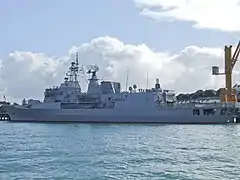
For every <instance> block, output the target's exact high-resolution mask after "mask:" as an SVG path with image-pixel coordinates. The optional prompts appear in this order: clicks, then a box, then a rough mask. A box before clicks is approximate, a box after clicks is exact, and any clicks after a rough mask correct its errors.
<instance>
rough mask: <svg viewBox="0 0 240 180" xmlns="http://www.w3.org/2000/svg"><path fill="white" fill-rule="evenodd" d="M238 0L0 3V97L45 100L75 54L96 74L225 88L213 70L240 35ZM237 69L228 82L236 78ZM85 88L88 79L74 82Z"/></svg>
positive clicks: (182, 88) (178, 86) (185, 87)
mask: <svg viewBox="0 0 240 180" xmlns="http://www.w3.org/2000/svg"><path fill="white" fill-rule="evenodd" d="M239 16H240V2H239V1H238V0H211V1H209V0H208V1H207V0H101V1H99V0H68V1H57V0H51V1H49V0H34V1H33V0H21V1H16V0H8V1H0V47H1V48H0V67H1V68H0V99H2V98H3V95H4V94H6V96H7V99H8V100H11V101H18V102H19V100H21V99H22V98H23V97H25V98H40V99H42V98H43V91H44V89H45V88H47V87H50V86H57V85H59V84H60V83H61V81H62V80H63V78H64V75H65V72H66V71H67V68H68V64H69V63H70V62H71V61H72V60H73V57H74V54H75V52H76V51H78V52H79V57H80V63H82V64H84V65H88V64H97V65H98V66H99V67H100V72H99V76H100V78H104V79H107V80H118V81H120V82H121V83H122V87H123V89H125V79H126V71H127V69H129V84H130V85H131V84H137V86H138V87H141V88H145V87H146V82H147V80H146V75H147V73H149V87H150V86H151V85H153V84H154V82H155V78H159V79H160V82H161V85H162V87H163V88H167V89H175V90H176V91H177V92H193V91H196V90H198V89H206V88H219V87H221V86H224V77H220V76H218V77H216V76H212V75H211V66H212V65H219V66H220V67H222V66H223V49H224V46H225V45H230V44H232V45H234V46H236V45H237V43H238V40H239V37H240V33H239V31H240V20H238V18H237V17H239ZM239 72H240V66H239V65H238V64H237V65H236V67H235V69H234V78H233V79H234V83H239V82H240V76H239ZM80 81H81V85H82V87H83V89H84V90H85V88H86V82H85V81H84V80H83V79H80Z"/></svg>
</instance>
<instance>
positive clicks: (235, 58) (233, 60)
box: [231, 41, 240, 69]
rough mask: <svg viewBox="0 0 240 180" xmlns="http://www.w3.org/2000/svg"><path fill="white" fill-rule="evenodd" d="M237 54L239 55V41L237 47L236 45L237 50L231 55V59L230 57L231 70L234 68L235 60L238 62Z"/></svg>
mask: <svg viewBox="0 0 240 180" xmlns="http://www.w3.org/2000/svg"><path fill="white" fill-rule="evenodd" d="M239 53H240V41H239V42H238V45H237V48H236V50H235V52H234V54H233V57H232V66H231V67H232V69H233V68H234V66H235V64H236V62H237V60H238V57H239Z"/></svg>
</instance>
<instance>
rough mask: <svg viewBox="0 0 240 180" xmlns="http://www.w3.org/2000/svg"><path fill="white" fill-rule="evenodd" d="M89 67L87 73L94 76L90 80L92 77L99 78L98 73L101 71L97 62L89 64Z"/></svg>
mask: <svg viewBox="0 0 240 180" xmlns="http://www.w3.org/2000/svg"><path fill="white" fill-rule="evenodd" d="M87 69H88V71H87V74H92V77H91V78H90V80H91V79H95V80H98V79H97V75H96V73H97V72H98V71H99V67H98V66H97V65H96V64H95V65H88V68H87Z"/></svg>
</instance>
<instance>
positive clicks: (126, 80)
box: [125, 68, 129, 92]
mask: <svg viewBox="0 0 240 180" xmlns="http://www.w3.org/2000/svg"><path fill="white" fill-rule="evenodd" d="M128 73H129V72H128V68H127V76H126V90H125V91H126V92H127V89H128Z"/></svg>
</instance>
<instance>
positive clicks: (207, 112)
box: [203, 109, 216, 115]
mask: <svg viewBox="0 0 240 180" xmlns="http://www.w3.org/2000/svg"><path fill="white" fill-rule="evenodd" d="M215 112H216V109H204V110H203V115H214V114H215Z"/></svg>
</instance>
